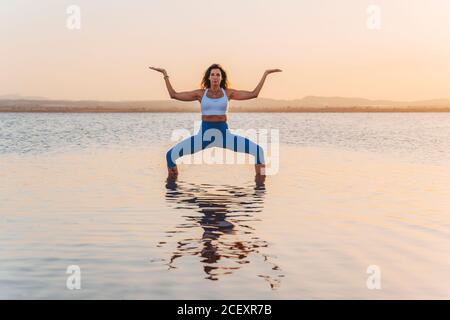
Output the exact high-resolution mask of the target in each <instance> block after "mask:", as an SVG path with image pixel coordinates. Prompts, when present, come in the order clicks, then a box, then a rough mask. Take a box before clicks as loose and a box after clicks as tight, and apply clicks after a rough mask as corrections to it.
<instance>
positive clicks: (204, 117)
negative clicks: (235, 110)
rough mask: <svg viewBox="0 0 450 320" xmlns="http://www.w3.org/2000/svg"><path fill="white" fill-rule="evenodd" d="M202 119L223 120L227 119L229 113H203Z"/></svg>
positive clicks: (208, 120)
mask: <svg viewBox="0 0 450 320" xmlns="http://www.w3.org/2000/svg"><path fill="white" fill-rule="evenodd" d="M202 121H207V122H222V121H227V115H226V114H221V115H209V116H207V115H202Z"/></svg>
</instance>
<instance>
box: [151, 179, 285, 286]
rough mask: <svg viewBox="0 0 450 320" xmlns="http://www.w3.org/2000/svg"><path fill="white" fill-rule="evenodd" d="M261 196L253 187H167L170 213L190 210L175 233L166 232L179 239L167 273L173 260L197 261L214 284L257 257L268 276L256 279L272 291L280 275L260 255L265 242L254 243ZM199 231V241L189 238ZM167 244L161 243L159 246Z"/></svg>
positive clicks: (177, 185) (186, 184) (262, 275)
mask: <svg viewBox="0 0 450 320" xmlns="http://www.w3.org/2000/svg"><path fill="white" fill-rule="evenodd" d="M265 192H266V190H265V189H264V188H261V187H259V188H258V187H256V188H255V187H254V185H253V186H250V185H249V186H244V187H242V186H240V187H239V186H231V185H223V186H217V185H209V184H200V185H196V184H190V183H186V182H182V181H180V182H177V183H176V184H171V185H167V192H166V200H167V201H168V203H170V204H171V205H172V206H174V208H175V209H184V210H186V209H189V210H188V211H185V212H186V213H187V214H186V215H184V216H183V217H184V218H185V219H186V222H185V223H182V224H179V225H178V226H176V230H174V231H167V237H176V238H178V239H177V241H176V243H177V246H176V249H175V251H174V252H173V253H172V254H171V258H170V261H169V263H168V266H169V268H176V267H175V266H174V264H175V260H176V259H177V258H180V257H185V256H199V257H200V258H201V260H200V261H201V264H202V266H203V270H204V272H205V273H206V275H207V276H206V279H210V280H219V278H220V277H222V276H223V275H226V274H231V273H233V272H234V271H236V270H238V269H240V268H241V267H242V266H243V265H245V264H248V263H250V262H251V260H252V259H253V260H257V258H258V257H259V258H261V257H262V258H263V259H262V261H264V263H265V264H266V265H268V266H269V269H268V274H259V275H258V276H259V277H262V278H264V279H265V280H266V281H268V283H269V284H270V287H271V288H272V289H276V288H278V287H279V285H280V280H281V278H282V277H283V275H282V274H280V273H279V272H280V270H279V268H278V266H277V265H276V264H274V263H273V262H271V259H270V257H269V256H268V255H267V254H264V253H263V252H262V248H266V247H267V246H268V243H267V242H266V241H264V240H261V239H259V237H257V236H256V235H255V230H254V224H255V222H256V221H258V219H256V218H255V217H254V214H255V213H258V212H260V211H262V209H263V201H264V196H265ZM192 210H194V211H195V212H198V214H197V213H195V214H194V213H193V212H192ZM199 227H201V228H202V236H201V237H195V236H194V235H193V234H194V232H195V229H198V228H199ZM183 234H189V236H182V235H183ZM166 244H167V242H165V241H161V242H160V243H159V245H158V246H160V247H162V246H164V245H166ZM255 254H256V256H255ZM254 263H256V262H254Z"/></svg>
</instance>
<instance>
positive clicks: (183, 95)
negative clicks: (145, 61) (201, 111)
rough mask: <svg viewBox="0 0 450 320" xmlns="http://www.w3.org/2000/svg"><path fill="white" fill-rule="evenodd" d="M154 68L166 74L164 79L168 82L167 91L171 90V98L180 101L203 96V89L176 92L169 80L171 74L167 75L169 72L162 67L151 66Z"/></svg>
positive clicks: (192, 99)
mask: <svg viewBox="0 0 450 320" xmlns="http://www.w3.org/2000/svg"><path fill="white" fill-rule="evenodd" d="M149 68H150V69H152V70H155V71H158V72H161V73H162V74H163V75H164V80H165V82H166V87H167V91H169V95H170V98H171V99H176V100H180V101H195V100H199V99H200V97H201V96H202V90H201V89H197V90H193V91H185V92H176V91H175V90H174V89H173V87H172V85H171V84H170V81H169V76H168V75H167V72H166V70H165V69H162V68H155V67H149Z"/></svg>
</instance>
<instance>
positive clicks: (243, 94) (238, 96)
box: [229, 69, 282, 100]
mask: <svg viewBox="0 0 450 320" xmlns="http://www.w3.org/2000/svg"><path fill="white" fill-rule="evenodd" d="M281 71H282V70H280V69H269V70H266V71H265V72H264V75H263V76H262V78H261V81H259V83H258V85H257V86H256V88H255V89H254V90H253V91H245V90H235V89H229V92H230V94H229V95H230V100H231V99H233V100H248V99H253V98H256V97H258V95H259V92H260V91H261V88H262V86H263V85H264V81H265V80H266V77H267V75H268V74H270V73H273V72H281Z"/></svg>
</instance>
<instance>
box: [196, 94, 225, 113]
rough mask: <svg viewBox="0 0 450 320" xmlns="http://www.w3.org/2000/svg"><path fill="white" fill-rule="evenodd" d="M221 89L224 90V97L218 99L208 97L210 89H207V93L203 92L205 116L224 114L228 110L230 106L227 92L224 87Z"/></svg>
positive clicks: (203, 111) (202, 102) (202, 103)
mask: <svg viewBox="0 0 450 320" xmlns="http://www.w3.org/2000/svg"><path fill="white" fill-rule="evenodd" d="M221 89H222V91H223V97H221V98H217V99H212V98H208V96H207V95H206V93H207V92H208V89H206V90H205V93H204V94H203V97H202V101H201V105H202V114H203V115H205V116H210V115H223V114H225V113H226V112H227V108H228V97H227V92H226V91H225V90H224V89H223V88H221Z"/></svg>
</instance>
